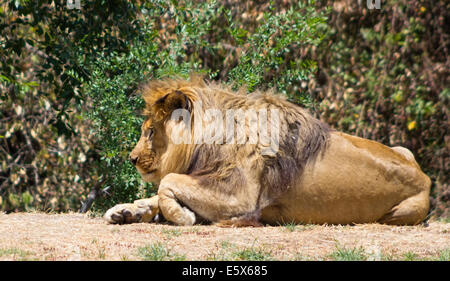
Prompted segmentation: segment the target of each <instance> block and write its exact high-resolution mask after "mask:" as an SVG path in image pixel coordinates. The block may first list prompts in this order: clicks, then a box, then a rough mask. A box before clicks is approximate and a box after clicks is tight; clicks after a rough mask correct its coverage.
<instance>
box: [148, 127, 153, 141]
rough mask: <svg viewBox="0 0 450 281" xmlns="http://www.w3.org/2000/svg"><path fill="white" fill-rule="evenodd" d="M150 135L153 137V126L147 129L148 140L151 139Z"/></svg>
mask: <svg viewBox="0 0 450 281" xmlns="http://www.w3.org/2000/svg"><path fill="white" fill-rule="evenodd" d="M152 137H153V128H150V129H148V131H147V138H148V139H149V140H151V139H152Z"/></svg>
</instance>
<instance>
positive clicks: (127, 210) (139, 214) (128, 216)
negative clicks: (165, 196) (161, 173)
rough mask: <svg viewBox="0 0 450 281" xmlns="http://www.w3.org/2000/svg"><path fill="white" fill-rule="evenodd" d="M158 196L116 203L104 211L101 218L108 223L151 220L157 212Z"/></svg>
mask: <svg viewBox="0 0 450 281" xmlns="http://www.w3.org/2000/svg"><path fill="white" fill-rule="evenodd" d="M158 202H159V197H158V196H153V197H151V198H145V199H139V200H136V201H134V202H133V203H127V204H118V205H116V206H114V207H112V208H111V209H109V210H108V211H106V213H105V215H104V216H103V218H104V219H105V220H106V221H107V222H109V223H113V224H114V223H118V224H124V223H135V222H151V221H152V220H153V218H154V217H155V216H156V215H157V214H158V213H159V207H158Z"/></svg>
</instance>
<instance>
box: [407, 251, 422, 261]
mask: <svg viewBox="0 0 450 281" xmlns="http://www.w3.org/2000/svg"><path fill="white" fill-rule="evenodd" d="M403 259H404V260H405V261H418V260H420V259H419V256H418V255H417V254H415V253H413V252H406V253H404V254H403Z"/></svg>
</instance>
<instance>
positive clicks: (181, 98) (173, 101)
mask: <svg viewBox="0 0 450 281" xmlns="http://www.w3.org/2000/svg"><path fill="white" fill-rule="evenodd" d="M181 108H182V109H186V110H188V111H190V110H191V101H190V100H189V98H188V97H187V95H186V94H184V93H183V92H181V91H174V92H172V93H169V94H166V95H165V96H163V97H162V98H160V99H158V100H157V101H156V102H155V104H154V105H153V109H154V112H155V113H156V114H155V115H157V116H158V119H163V118H164V117H166V116H168V115H169V114H171V113H172V112H173V111H174V110H176V109H181Z"/></svg>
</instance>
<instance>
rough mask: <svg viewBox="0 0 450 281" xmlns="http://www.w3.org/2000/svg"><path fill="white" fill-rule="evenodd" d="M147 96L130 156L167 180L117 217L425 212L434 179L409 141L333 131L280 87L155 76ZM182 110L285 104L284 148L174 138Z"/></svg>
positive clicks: (360, 219)
mask: <svg viewBox="0 0 450 281" xmlns="http://www.w3.org/2000/svg"><path fill="white" fill-rule="evenodd" d="M142 94H143V98H144V100H145V102H146V108H145V115H146V116H147V120H146V121H145V122H144V123H143V125H142V135H141V138H140V140H139V142H138V144H137V145H136V147H135V148H134V150H133V151H132V153H131V155H130V158H131V159H132V161H134V162H135V164H136V168H137V169H138V171H139V172H140V174H141V175H142V177H143V179H144V180H146V181H152V182H155V183H157V184H159V189H158V195H157V196H155V197H152V198H150V199H143V200H140V201H139V202H135V203H134V204H121V205H117V206H115V207H113V208H111V209H110V210H108V212H107V213H106V214H105V218H106V220H107V221H109V222H111V223H125V222H141V221H150V220H151V219H152V218H153V216H155V215H156V214H157V213H158V212H159V211H160V212H161V213H162V215H164V217H165V218H166V219H167V220H169V221H171V222H173V223H175V224H180V225H192V224H194V223H195V222H196V221H198V220H200V219H201V220H207V221H210V222H218V223H220V224H221V225H224V226H230V225H231V226H243V225H258V224H259V222H264V223H270V224H277V223H287V222H295V223H330V224H349V223H368V222H381V223H388V224H400V225H404V224H417V223H420V222H421V221H423V220H424V219H425V217H426V214H427V212H428V208H429V202H428V196H429V188H430V180H429V178H428V177H427V176H426V175H425V174H424V173H423V172H422V171H421V170H420V168H419V166H418V164H417V163H416V161H415V160H414V156H413V155H412V153H411V152H410V151H409V150H407V149H405V148H402V147H395V148H389V147H387V146H384V145H382V144H380V143H377V142H374V141H370V140H366V139H362V138H358V137H354V136H350V135H347V134H344V133H341V132H336V131H333V130H330V129H329V128H328V126H327V125H326V124H324V123H322V122H320V121H319V120H317V119H315V118H313V117H312V116H311V115H310V114H308V112H307V111H306V110H304V109H302V108H301V107H299V106H297V105H294V104H292V103H290V102H289V101H287V100H286V99H285V98H284V97H283V96H280V95H276V94H274V93H272V92H266V93H259V92H258V93H253V94H249V95H247V94H246V93H244V92H243V91H240V92H234V91H232V90H231V89H230V88H227V87H224V86H222V85H220V84H216V83H205V82H204V81H203V80H202V79H200V78H191V80H182V79H167V80H158V81H152V82H150V83H148V84H146V85H145V86H144V87H143V88H142ZM199 102H201V103H199ZM199 104H200V105H201V108H200V106H199ZM180 108H182V109H185V110H188V111H189V112H190V113H191V114H192V119H191V122H194V121H195V118H200V117H199V116H198V115H199V113H202V112H204V111H205V109H208V108H220V109H221V110H227V109H243V110H246V109H253V110H259V109H277V110H279V112H280V123H279V133H280V139H279V150H278V151H277V153H276V154H274V155H265V154H263V153H262V151H263V149H265V147H264V145H263V144H259V143H258V144H248V143H246V144H239V145H238V144H202V143H199V144H195V143H193V144H175V143H173V142H172V141H171V139H170V138H169V136H170V135H171V133H172V132H173V131H174V130H175V129H177V130H179V129H180V128H181V130H183V129H184V130H187V129H186V128H184V127H183V126H182V125H180V124H181V123H180V122H177V121H176V120H172V119H171V118H170V116H171V113H172V112H173V111H174V110H175V109H180ZM180 126H181V127H180ZM245 126H246V132H247V133H248V130H249V124H248V123H246V124H245ZM191 130H192V128H191ZM189 133H190V134H191V133H192V132H189Z"/></svg>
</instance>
